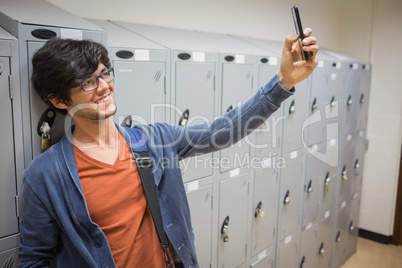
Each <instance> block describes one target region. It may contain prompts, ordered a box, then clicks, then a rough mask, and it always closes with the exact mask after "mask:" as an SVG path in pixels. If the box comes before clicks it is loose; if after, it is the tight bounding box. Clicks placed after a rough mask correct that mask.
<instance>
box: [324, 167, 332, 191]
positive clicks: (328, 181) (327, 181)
mask: <svg viewBox="0 0 402 268" xmlns="http://www.w3.org/2000/svg"><path fill="white" fill-rule="evenodd" d="M330 182H331V177H330V176H329V172H327V175H326V176H325V179H324V191H325V192H328V188H329V183H330Z"/></svg>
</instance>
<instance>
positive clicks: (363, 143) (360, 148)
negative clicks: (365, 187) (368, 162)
mask: <svg viewBox="0 0 402 268" xmlns="http://www.w3.org/2000/svg"><path fill="white" fill-rule="evenodd" d="M367 146H368V141H367V139H366V131H365V130H360V131H359V132H358V133H357V137H356V145H355V158H354V161H355V162H354V163H353V177H354V179H353V181H354V184H355V186H354V192H355V193H360V192H361V189H362V182H363V170H364V162H365V161H364V160H365V157H366V151H367Z"/></svg>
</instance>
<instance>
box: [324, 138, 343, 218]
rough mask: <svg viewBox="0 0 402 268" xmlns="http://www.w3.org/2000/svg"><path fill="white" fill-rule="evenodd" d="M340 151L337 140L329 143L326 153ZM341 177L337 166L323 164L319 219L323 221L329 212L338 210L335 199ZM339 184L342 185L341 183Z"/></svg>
mask: <svg viewBox="0 0 402 268" xmlns="http://www.w3.org/2000/svg"><path fill="white" fill-rule="evenodd" d="M334 150H336V151H338V142H337V141H336V140H334V141H333V142H332V141H329V142H327V146H326V152H327V153H331V152H332V151H334ZM338 180H340V179H339V176H338V174H337V166H332V165H329V164H327V163H322V168H321V172H320V178H319V184H318V187H319V188H318V189H319V199H318V200H319V203H320V208H319V213H318V215H319V217H320V218H321V219H322V217H323V216H325V213H327V211H333V210H334V209H336V204H335V197H336V191H337V189H338V186H337V183H338ZM339 183H341V182H340V181H339Z"/></svg>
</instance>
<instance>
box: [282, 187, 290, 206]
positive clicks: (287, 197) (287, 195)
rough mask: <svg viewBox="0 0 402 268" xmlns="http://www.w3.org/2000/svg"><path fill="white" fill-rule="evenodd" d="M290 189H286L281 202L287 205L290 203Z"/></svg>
mask: <svg viewBox="0 0 402 268" xmlns="http://www.w3.org/2000/svg"><path fill="white" fill-rule="evenodd" d="M289 195H290V191H289V190H287V192H286V194H285V199H284V200H283V204H285V205H288V204H289V203H290V196H289Z"/></svg>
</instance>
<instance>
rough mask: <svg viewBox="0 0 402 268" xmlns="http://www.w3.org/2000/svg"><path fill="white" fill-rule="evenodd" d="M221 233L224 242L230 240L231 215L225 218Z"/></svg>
mask: <svg viewBox="0 0 402 268" xmlns="http://www.w3.org/2000/svg"><path fill="white" fill-rule="evenodd" d="M221 234H222V238H223V242H225V243H226V242H228V241H229V216H226V218H225V220H224V221H223V224H222V227H221Z"/></svg>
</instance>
